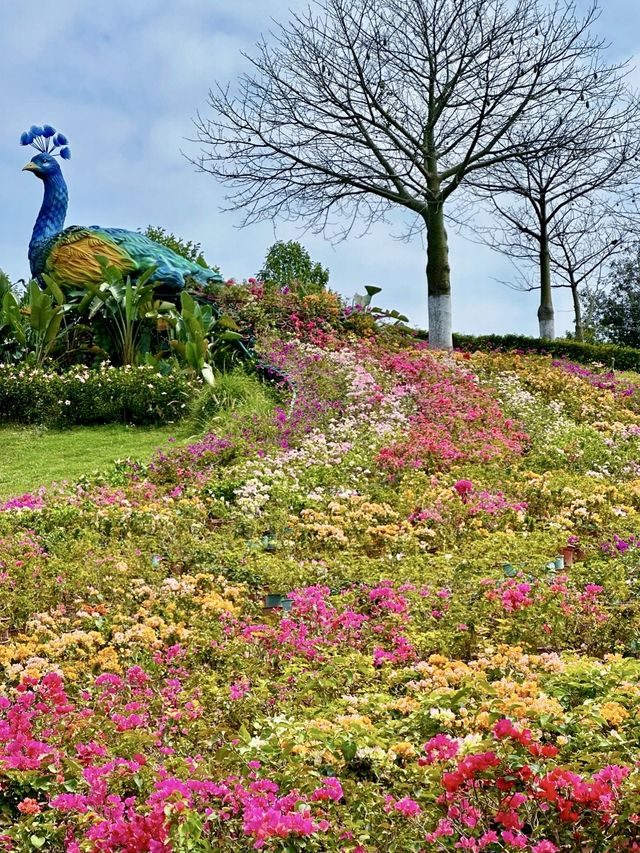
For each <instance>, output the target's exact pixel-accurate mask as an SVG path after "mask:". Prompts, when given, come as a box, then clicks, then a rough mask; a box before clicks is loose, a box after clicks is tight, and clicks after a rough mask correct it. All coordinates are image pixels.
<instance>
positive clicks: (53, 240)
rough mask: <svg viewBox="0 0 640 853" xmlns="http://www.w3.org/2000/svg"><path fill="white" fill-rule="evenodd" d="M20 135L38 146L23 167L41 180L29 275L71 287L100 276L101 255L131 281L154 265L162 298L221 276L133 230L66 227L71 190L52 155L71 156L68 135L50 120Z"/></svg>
mask: <svg viewBox="0 0 640 853" xmlns="http://www.w3.org/2000/svg"><path fill="white" fill-rule="evenodd" d="M20 141H21V143H22V144H23V145H32V146H33V147H34V148H36V149H37V150H38V154H36V156H35V157H33V158H32V159H31V160H30V161H29V163H27V165H26V166H25V167H24V170H25V171H28V172H33V174H34V175H36V176H37V177H38V178H40V180H41V181H42V182H43V184H44V198H43V201H42V206H41V208H40V212H39V214H38V218H37V219H36V223H35V226H34V228H33V234H32V235H31V242H30V243H29V265H30V267H31V275H32V276H33V277H34V278H35V279H37V280H38V281H39V282H41V283H42V282H43V275H44V274H48V275H50V276H52V277H53V278H55V279H56V280H57V281H58V283H59V284H61V285H67V286H70V287H74V286H78V285H80V286H81V285H83V284H85V283H87V282H90V283H94V284H99V283H101V282H102V281H103V280H104V273H103V268H102V264H103V263H104V262H105V261H106V263H107V264H108V265H109V266H113V267H116V268H117V269H119V270H120V271H121V272H122V274H123V275H125V276H130V277H131V279H132V280H134V281H135V279H136V278H137V277H138V276H139V275H140V274H141V273H142V272H144V271H146V270H148V269H149V268H150V267H154V272H153V273H152V275H151V278H150V281H152V282H155V283H157V285H158V287H157V293H158V296H162V297H164V298H171V297H172V296H173V297H175V296H176V294H177V293H179V292H180V291H181V290H183V289H184V288H185V286H186V285H187V283H191V284H194V285H196V286H206V285H210V284H217V283H220V282H222V276H221V275H220V274H219V273H217V272H214V271H213V270H210V269H207V268H206V267H202V266H200V265H199V264H196V263H193V262H192V261H189V260H188V259H187V258H183V257H182V256H181V255H179V254H177V253H176V252H174V251H172V250H171V249H169V248H168V247H167V246H163V245H162V244H161V243H156V242H155V240H150V239H149V238H148V237H145V236H144V235H143V234H139V233H138V232H136V231H128V230H127V229H125V228H103V227H101V226H100V225H91V226H88V227H86V226H78V225H72V226H70V227H67V228H65V227H64V223H65V219H66V216H67V207H68V202H69V193H68V190H67V184H66V182H65V179H64V176H63V174H62V169H61V168H60V165H59V163H58V161H57V159H56V158H57V157H60V158H61V159H64V160H68V159H69V157H70V156H71V155H70V151H69V147H68V145H67V139H66V137H64V136H63V134H61V133H56V131H55V129H54V128H53V127H51V126H50V125H44V127H38V126H35V125H34V126H33V127H32V128H31V129H30V130H29V131H27V132H26V133H23V134H22V136H21V137H20Z"/></svg>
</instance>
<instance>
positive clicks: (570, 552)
mask: <svg viewBox="0 0 640 853" xmlns="http://www.w3.org/2000/svg"><path fill="white" fill-rule="evenodd" d="M575 553H576V549H575V548H574V547H573V545H567V546H566V548H563V549H562V556H563V557H564V564H565V566H566V567H567V568H569V566H572V565H573V558H574V556H575Z"/></svg>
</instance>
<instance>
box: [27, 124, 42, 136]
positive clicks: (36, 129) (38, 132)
mask: <svg viewBox="0 0 640 853" xmlns="http://www.w3.org/2000/svg"><path fill="white" fill-rule="evenodd" d="M29 132H30V133H32V134H33V135H34V136H42V128H41V127H38V125H37V124H32V125H31V127H30V128H29Z"/></svg>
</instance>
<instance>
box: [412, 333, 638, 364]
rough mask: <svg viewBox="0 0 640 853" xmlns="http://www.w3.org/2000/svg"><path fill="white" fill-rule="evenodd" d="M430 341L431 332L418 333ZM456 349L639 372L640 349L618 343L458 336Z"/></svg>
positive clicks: (496, 336) (521, 337)
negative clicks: (518, 352) (519, 353)
mask: <svg viewBox="0 0 640 853" xmlns="http://www.w3.org/2000/svg"><path fill="white" fill-rule="evenodd" d="M418 336H419V337H421V338H425V339H428V332H424V333H419V335H418ZM453 345H454V347H455V348H456V349H461V350H464V351H466V352H473V351H475V350H480V351H483V352H494V351H499V352H500V351H504V350H522V351H523V352H526V353H541V354H545V355H553V356H555V357H556V358H568V359H571V360H572V361H577V362H580V364H591V363H593V362H594V361H595V362H600V363H602V364H604V365H606V366H607V367H610V368H611V369H614V368H615V369H616V370H635V371H640V349H634V348H633V347H623V346H619V345H618V344H587V343H583V342H582V341H571V340H568V339H561V340H560V339H559V340H555V341H546V340H541V339H540V338H528V337H526V336H524V335H477V336H476V335H459V334H455V335H454V336H453Z"/></svg>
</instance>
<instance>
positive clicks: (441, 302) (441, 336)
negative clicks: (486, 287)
mask: <svg viewBox="0 0 640 853" xmlns="http://www.w3.org/2000/svg"><path fill="white" fill-rule="evenodd" d="M425 221H426V225H427V293H428V302H429V346H430V347H431V348H432V349H451V348H452V346H453V339H452V334H451V279H450V267H449V246H448V243H447V231H446V229H445V227H444V206H443V204H442V202H440V201H438V202H433V203H431V204H429V205H428V207H427V213H426V216H425Z"/></svg>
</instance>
